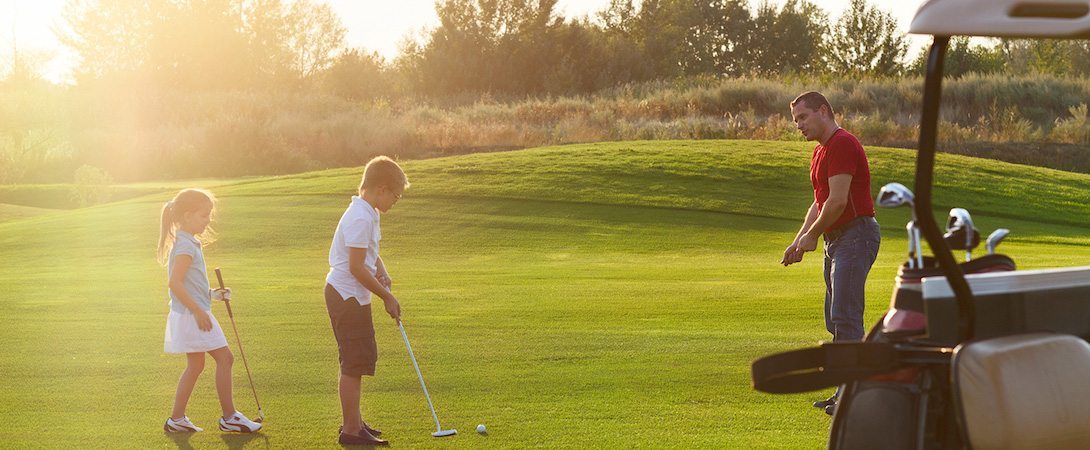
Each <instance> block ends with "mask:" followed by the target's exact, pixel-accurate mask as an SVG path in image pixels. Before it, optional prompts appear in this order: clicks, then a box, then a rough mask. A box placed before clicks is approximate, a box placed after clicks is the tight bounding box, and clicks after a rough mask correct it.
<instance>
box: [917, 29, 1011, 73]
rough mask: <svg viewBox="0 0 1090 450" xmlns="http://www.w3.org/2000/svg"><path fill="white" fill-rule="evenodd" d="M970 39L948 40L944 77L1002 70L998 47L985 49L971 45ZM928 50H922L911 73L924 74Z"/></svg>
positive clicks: (1000, 51) (999, 48) (959, 37)
mask: <svg viewBox="0 0 1090 450" xmlns="http://www.w3.org/2000/svg"><path fill="white" fill-rule="evenodd" d="M970 41H971V40H970V38H968V37H966V36H957V37H954V38H952V39H950V45H949V46H948V47H947V49H946V56H945V58H944V60H943V73H944V75H945V76H949V77H953V78H958V77H961V76H963V75H965V74H969V73H978V74H986V73H995V72H999V71H1001V70H1003V68H1004V67H1003V52H1002V49H1001V47H1000V46H999V45H995V46H992V47H987V46H984V45H979V44H977V45H972V43H971V42H970ZM928 51H929V50H928V49H926V48H925V49H923V50H921V51H920V54H919V55H917V56H916V59H915V60H914V61H913V62H912V64H911V66H910V69H909V70H910V71H911V72H912V73H918V74H921V75H922V74H924V72H925V71H926V70H927V55H928Z"/></svg>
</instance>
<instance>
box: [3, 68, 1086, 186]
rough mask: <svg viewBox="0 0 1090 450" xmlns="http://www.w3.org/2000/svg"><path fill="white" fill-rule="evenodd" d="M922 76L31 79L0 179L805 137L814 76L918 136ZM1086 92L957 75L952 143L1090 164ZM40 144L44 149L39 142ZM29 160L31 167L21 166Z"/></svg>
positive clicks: (272, 169) (948, 121) (849, 117)
mask: <svg viewBox="0 0 1090 450" xmlns="http://www.w3.org/2000/svg"><path fill="white" fill-rule="evenodd" d="M921 88H922V80H921V79H919V78H901V79H872V80H853V81H848V80H840V79H833V78H831V77H828V78H826V79H820V80H811V79H802V78H799V77H789V78H782V79H762V78H732V79H715V78H690V79H679V80H671V81H656V82H648V83H640V84H632V85H625V86H618V87H615V88H611V89H607V90H603V91H601V92H598V93H596V94H595V95H592V96H570V97H547V98H497V97H492V96H488V95H486V96H483V97H479V98H468V97H465V96H457V97H451V98H444V99H400V100H396V101H393V102H391V101H389V100H385V99H378V100H374V101H370V102H368V103H358V102H352V101H348V100H345V99H342V98H339V97H335V96H330V95H325V94H321V93H317V92H283V93H280V92H225V93H224V92H220V93H205V94H184V93H161V92H160V93H147V92H135V91H134V92H121V93H118V92H116V91H98V92H96V91H90V90H82V91H81V90H79V89H68V90H64V91H61V92H57V91H48V92H45V93H42V94H40V95H42V96H43V98H45V99H46V100H47V101H45V102H35V101H34V100H35V98H33V96H32V95H31V94H27V93H19V95H15V96H7V97H5V98H13V99H14V101H12V102H9V103H5V104H0V118H19V119H18V120H15V119H12V120H11V121H8V122H7V126H6V127H4V128H2V129H0V161H3V162H4V163H5V170H4V171H2V172H0V176H4V177H6V178H5V179H3V180H0V183H5V182H6V183H12V182H70V181H71V176H72V174H73V173H74V171H75V170H76V169H77V168H79V167H81V166H83V165H90V166H93V167H98V168H101V169H103V170H105V171H106V173H108V174H109V175H110V176H111V177H113V179H115V180H118V181H134V180H147V179H165V178H188V177H208V176H240V175H258V174H279V173H291V172H298V171H303V170H310V169H318V168H327V167H336V166H347V165H359V164H362V163H363V162H364V161H366V160H367V159H368V158H370V157H371V156H372V155H376V154H386V155H392V156H396V157H400V158H403V159H412V158H425V157H430V156H435V155H446V154H453V153H466V152H476V151H493V150H505V149H515V148H524V147H532V146H540V145H551V144H567V143H581V142H594V141H617V140H646V139H771V140H799V139H800V136H799V134H798V132H796V131H795V130H794V124H793V123H792V121H791V118H790V116H789V110H788V106H787V104H788V102H790V101H791V100H792V99H793V98H794V97H795V96H796V95H798V94H799V93H801V92H804V91H807V90H818V91H822V92H824V93H825V94H826V95H827V96H828V97H829V99H830V101H831V102H832V103H833V105H834V107H835V109H836V110H837V114H838V117H839V120H840V123H841V124H842V125H843V126H844V127H845V128H847V129H849V130H852V131H853V132H855V133H856V134H857V135H859V136H860V138H861V139H862V140H863V142H864V143H865V144H867V145H881V146H898V147H914V146H915V145H916V139H917V132H918V121H919V111H920V108H921V104H920V103H921V100H920V95H921V94H920V92H921V90H922V89H921ZM5 94H7V93H5ZM1087 98H1090V79H1085V78H1069V77H1056V76H1049V75H1038V76H1029V77H1006V76H1000V75H968V76H964V77H961V78H959V79H956V80H948V81H947V83H946V85H945V87H944V103H943V107H942V109H941V117H942V121H941V123H940V128H939V139H940V147H941V148H942V149H944V150H946V151H952V152H958V153H965V154H972V155H978V156H986V157H991V158H997V159H1004V160H1008V161H1016V162H1024V163H1030V164H1035V165H1042V166H1052V167H1058V168H1064V169H1065V170H1077V171H1082V172H1090V163H1080V162H1079V161H1080V160H1079V158H1068V157H1061V156H1057V155H1064V154H1066V153H1065V152H1068V151H1075V150H1077V149H1080V148H1082V147H1086V146H1090V117H1088V114H1087V107H1086V104H1087V100H1086V99H1087ZM28 104H33V105H36V106H35V107H34V108H35V109H33V110H32V112H33V115H32V116H31V119H33V120H28V119H25V118H21V117H22V116H20V114H19V113H20V111H18V110H13V109H12V108H13V107H12V106H11V105H28ZM16 107H17V106H16ZM43 108H44V109H43ZM13 123H14V124H15V125H12V124H13ZM42 136H45V137H44V138H42ZM16 137H18V138H19V139H16ZM32 137H39V138H38V139H30V138H32ZM27 142H34V145H36V146H39V147H41V148H35V149H33V151H28V150H27V149H26V148H24V147H25V146H26V143H27ZM20 145H22V146H23V147H20ZM1069 147H1070V148H1069ZM1042 148H1048V149H1053V150H1049V151H1042V150H1041V149H1042ZM1055 149H1060V150H1055ZM1064 149H1068V150H1064ZM1088 150H1090V149H1088ZM21 162H22V163H25V164H27V165H28V167H23V168H22V169H19V168H15V167H14V166H16V165H18V164H20V163H21ZM30 166H33V167H30Z"/></svg>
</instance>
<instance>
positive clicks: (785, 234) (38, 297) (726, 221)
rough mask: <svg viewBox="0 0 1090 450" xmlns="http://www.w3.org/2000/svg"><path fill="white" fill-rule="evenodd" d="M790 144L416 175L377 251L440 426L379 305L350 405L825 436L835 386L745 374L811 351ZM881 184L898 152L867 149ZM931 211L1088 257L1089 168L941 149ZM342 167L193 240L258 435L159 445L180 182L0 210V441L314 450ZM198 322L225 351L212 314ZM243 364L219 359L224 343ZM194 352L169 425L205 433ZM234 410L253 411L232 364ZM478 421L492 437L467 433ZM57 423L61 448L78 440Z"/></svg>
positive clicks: (236, 186) (888, 244) (403, 419)
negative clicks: (50, 208) (227, 356)
mask: <svg viewBox="0 0 1090 450" xmlns="http://www.w3.org/2000/svg"><path fill="white" fill-rule="evenodd" d="M809 148H810V146H809V145H806V144H802V143H782V142H755V141H699V142H691V141H684V142H673V141H661V142H623V143H601V144H588V145H575V146H564V147H549V148H539V149H531V150H525V151H518V152H509V153H492V154H474V155H466V156H458V157H451V158H441V159H433V160H423V161H413V162H409V163H406V164H405V165H404V167H405V169H406V171H407V172H408V175H409V177H410V180H411V181H412V183H413V186H412V187H411V188H410V189H409V190H408V191H407V192H406V194H405V197H404V199H403V200H402V201H401V202H400V203H399V204H398V205H397V206H396V207H395V208H394V209H393V210H392V211H391V212H390V213H389V214H388V215H386V216H384V217H383V237H384V239H383V247H382V248H383V259H384V260H385V261H386V262H387V265H388V267H389V269H390V271H391V273H392V275H393V277H394V279H395V282H394V283H395V293H396V294H397V295H398V296H399V298H400V299H401V301H402V305H403V309H404V321H405V325H406V328H407V331H408V333H409V336H410V339H412V341H413V346H414V351H415V352H416V355H417V358H418V359H419V362H420V364H421V370H422V371H423V373H424V377H425V379H426V381H427V382H428V387H429V389H430V390H431V393H432V396H433V400H434V401H435V403H436V407H437V408H438V411H439V416H440V419H442V421H443V424H444V427H454V428H458V429H459V430H460V434H459V435H458V436H457V437H454V438H446V439H445V440H442V441H439V440H436V439H435V438H432V437H430V436H429V433H430V432H431V431H434V430H433V429H431V427H432V423H431V418H430V415H429V414H428V412H427V406H426V403H425V402H424V398H423V395H422V394H421V392H420V387H419V385H418V384H417V381H416V376H415V373H414V372H413V369H412V367H411V364H410V362H409V360H408V357H407V355H406V353H405V349H404V347H403V344H402V342H401V339H400V335H399V333H398V331H397V329H396V327H395V325H394V324H393V323H392V321H390V320H389V319H388V318H384V317H382V316H380V315H379V314H376V329H377V338H378V341H379V353H380V358H379V369H378V376H376V377H375V378H373V379H368V380H366V381H365V383H364V391H365V397H364V415H365V417H366V418H367V420H368V422H369V423H371V424H372V425H374V426H376V427H378V428H381V429H383V430H385V431H386V433H387V434H386V436H387V437H389V438H390V439H391V440H392V442H393V443H394V444H395V445H401V446H407V447H422V446H434V445H440V444H441V445H443V446H451V447H459V448H480V447H520V448H523V447H533V446H565V447H587V446H597V447H633V446H635V447H661V446H670V447H674V446H676V447H688V448H692V447H705V448H763V447H776V448H782V447H794V448H820V447H824V445H825V439H826V434H827V429H828V423H829V419H828V417H826V416H825V415H824V414H822V413H820V412H818V411H817V410H815V409H813V408H811V407H810V406H809V401H811V400H814V399H817V398H822V397H824V396H827V394H828V393H827V392H816V393H811V394H807V395H792V396H773V395H766V394H761V393H757V392H755V391H753V390H752V389H751V388H750V387H749V363H750V361H752V360H753V359H754V358H756V357H759V356H762V355H765V354H768V353H772V352H777V351H784V350H789V349H794V348H797V347H801V346H806V345H812V344H815V343H817V342H818V341H820V340H823V339H826V337H827V333H825V331H824V330H823V327H822V319H821V302H822V298H821V296H820V293H821V292H822V289H823V283H822V276H821V269H820V262H821V261H820V258H819V255H815V254H810V255H808V256H807V259H806V260H805V261H804V262H803V263H802V264H801V265H797V266H792V267H790V268H784V267H781V266H779V265H778V264H777V262H778V261H779V258H780V255H781V253H782V250H783V248H784V247H785V246H786V245H787V244H788V243H789V240H790V239H791V238H792V237H793V235H794V233H795V231H796V230H797V228H798V226H799V220H800V219H801V217H802V215H803V213H804V212H805V209H806V207H807V206H808V205H809V202H810V194H809V184H808V180H807V165H808V161H809ZM869 154H870V159H871V164H872V169H873V172H874V176H873V178H874V189H875V190H877V189H878V187H880V186H881V185H882V184H884V183H885V182H888V181H900V182H902V183H905V184H906V185H908V186H911V185H912V183H911V173H912V169H913V167H914V156H915V155H914V152H912V151H908V150H897V149H884V148H871V149H869ZM939 163H940V166H941V167H942V168H941V169H940V170H939V172H938V174H937V177H936V178H937V180H938V181H939V183H940V184H939V185H937V188H936V191H937V195H938V197H937V199H936V203H937V204H938V205H940V206H941V208H939V210H938V211H937V214H939V215H940V217H941V216H944V215H945V210H946V209H948V208H949V207H950V206H962V207H966V208H968V209H969V210H970V212H972V213H973V214H974V219H975V220H976V222H977V224H978V226H979V227H980V228H981V229H982V232H984V233H987V232H990V231H991V230H992V229H994V228H997V227H1000V226H1003V227H1007V228H1010V229H1012V231H1013V232H1012V235H1011V237H1010V238H1009V241H1008V242H1006V243H1004V244H1003V247H1001V248H1002V249H1003V250H1004V252H1005V253H1008V254H1010V255H1012V256H1014V257H1015V259H1016V260H1017V261H1018V262H1019V264H1020V267H1022V268H1034V267H1050V266H1066V265H1086V264H1087V263H1088V262H1090V251H1088V250H1090V248H1088V247H1090V239H1088V238H1087V237H1086V234H1085V229H1086V227H1087V226H1088V225H1090V223H1088V222H1090V214H1088V213H1090V211H1088V210H1090V205H1088V204H1086V202H1085V198H1087V194H1088V193H1090V177H1088V176H1085V175H1077V174H1071V173H1065V172H1058V171H1053V170H1047V169H1039V168H1032V167H1027V166H1017V165H1011V164H1005V163H999V162H995V161H990V160H978V159H970V158H964V157H954V156H944V157H941V158H940V159H939ZM359 174H360V169H359V168H352V169H337V170H329V171H322V172H311V173H304V174H299V175H294V176H285V177H275V178H266V179H247V180H240V181H238V182H236V183H231V182H222V181H221V183H222V184H219V185H218V186H216V187H215V188H214V189H213V190H214V192H215V193H216V194H217V195H218V196H219V198H220V205H219V211H218V213H219V215H218V218H217V222H215V223H214V224H213V225H214V226H215V228H216V229H217V231H218V233H219V241H218V242H216V243H215V244H213V245H212V246H210V247H208V248H207V249H206V257H207V259H208V261H209V269H211V268H213V267H222V268H223V271H224V275H225V278H226V280H227V283H228V285H230V286H232V287H233V288H234V292H235V300H234V302H233V307H234V310H235V314H236V319H237V323H238V326H239V328H240V330H239V331H240V333H241V334H242V339H243V344H244V345H245V349H246V353H247V356H248V358H249V360H250V365H251V368H252V369H253V373H254V378H255V381H256V383H257V389H258V393H259V394H260V395H261V399H262V405H263V406H264V407H265V411H266V413H267V415H268V420H267V426H268V429H267V431H266V432H264V433H262V434H260V435H256V436H229V435H223V434H221V433H219V432H218V431H206V432H204V433H199V434H197V435H193V436H181V437H180V436H164V434H163V433H162V431H161V428H160V426H161V424H162V421H163V420H164V419H165V417H166V415H167V414H168V412H169V408H170V404H171V401H172V398H173V392H174V387H175V385H176V381H177V378H178V376H179V374H180V373H181V370H182V368H183V367H184V358H182V357H180V356H178V355H168V354H164V353H163V351H162V337H163V328H164V324H165V316H166V312H167V307H166V298H167V296H166V292H165V291H166V287H165V279H166V276H165V269H163V268H161V267H159V266H158V265H156V263H155V260H154V246H155V242H156V239H157V233H158V229H157V221H158V216H157V215H158V211H159V207H160V206H161V204H162V202H163V201H165V200H166V199H168V198H169V196H170V195H171V194H172V193H169V192H162V193H158V194H153V195H148V196H144V197H139V198H135V199H130V200H125V201H121V202H117V203H111V204H107V205H101V206H97V207H92V208H84V209H77V210H72V211H60V212H53V213H49V214H44V215H34V216H32V217H21V218H12V219H9V220H4V221H0V257H2V260H3V265H0V285H2V286H4V288H3V294H0V304H2V305H3V308H4V311H5V313H4V314H2V315H0V344H2V345H3V348H4V357H3V358H2V359H0V372H2V373H4V374H5V375H6V376H5V377H3V381H0V406H3V407H2V408H0V422H2V423H4V424H5V426H4V427H3V428H2V429H0V442H4V443H5V446H8V445H10V446H12V447H26V446H47V447H71V446H78V447H99V448H125V447H129V448H149V447H168V448H173V447H175V446H178V447H184V446H186V445H190V446H192V447H195V448H207V447H212V446H217V447H218V446H221V445H227V446H228V447H231V448H241V447H249V448H266V447H272V448H310V447H332V446H333V445H335V444H334V442H335V441H334V439H335V432H336V428H337V426H338V425H339V406H338V404H337V400H336V394H335V393H336V373H337V368H336V363H337V355H336V347H335V343H334V341H333V338H332V335H331V332H330V330H329V324H328V318H327V316H326V313H325V308H324V304H323V300H322V294H321V289H322V286H323V277H324V274H325V272H326V271H327V270H328V267H327V264H326V255H327V251H328V248H329V241H330V238H331V236H332V233H333V230H334V228H335V226H336V222H337V219H338V218H339V217H340V214H341V213H342V212H343V210H344V207H345V206H346V205H347V203H348V200H349V196H351V195H352V194H353V192H354V191H355V188H356V186H357V185H358V182H359ZM907 217H908V212H907V210H903V209H902V210H881V211H879V217H878V218H879V221H880V222H881V223H882V226H883V246H882V251H881V253H880V255H879V260H878V262H877V263H876V265H875V267H874V269H873V271H872V274H871V277H870V279H869V280H870V281H869V283H868V305H867V306H868V309H867V321H868V322H873V321H874V320H877V319H878V318H879V317H880V316H881V314H882V313H883V312H884V310H885V308H886V305H887V304H888V300H889V295H890V289H891V288H892V286H893V276H894V273H895V271H896V266H897V265H898V264H899V263H900V261H901V260H902V259H903V258H904V249H905V241H904V228H903V227H904V223H905V221H906V220H907ZM214 313H215V314H216V315H217V316H218V319H219V321H220V323H221V325H223V326H224V327H225V330H226V331H227V333H228V336H229V341H230V342H231V345H232V347H235V346H236V344H235V342H234V339H233V336H232V335H231V331H230V330H229V329H227V328H229V327H230V324H229V323H228V318H227V315H226V311H224V310H223V309H222V305H216V306H215V307H214ZM235 348H236V354H237V347H235ZM213 367H214V364H213V363H212V362H211V361H209V362H208V366H207V368H206V371H205V373H204V374H203V375H202V379H201V381H200V382H199V383H198V386H197V389H196V392H195V394H194V396H193V399H192V401H191V402H190V408H189V410H188V414H189V416H190V417H191V418H192V419H194V420H195V421H196V423H197V424H198V425H201V426H205V427H206V428H209V429H214V428H215V427H214V423H215V417H216V414H218V405H217V403H216V400H215V391H214V388H213V383H212V375H211V374H212V370H213V369H212V368H213ZM235 380H236V383H235V399H236V402H237V404H238V405H239V408H240V409H241V410H242V411H243V412H246V413H247V414H250V415H251V416H253V415H256V408H254V407H253V401H252V399H251V398H250V397H249V394H248V387H247V385H246V379H245V376H244V373H243V368H242V365H241V360H240V359H239V361H238V364H237V365H236V369H235ZM478 423H484V424H486V425H487V426H488V428H489V431H490V433H489V435H487V436H480V435H477V434H476V433H474V432H473V431H472V429H473V427H474V426H476V424H478ZM73 430H79V432H76V433H73Z"/></svg>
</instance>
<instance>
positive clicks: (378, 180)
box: [360, 156, 409, 191]
mask: <svg viewBox="0 0 1090 450" xmlns="http://www.w3.org/2000/svg"><path fill="white" fill-rule="evenodd" d="M379 186H386V187H389V188H391V189H393V188H395V187H401V188H402V189H407V188H408V187H409V177H406V176H405V171H403V170H401V166H399V165H397V163H396V162H394V160H392V159H390V158H387V157H385V156H376V157H375V158H374V159H372V160H371V161H370V162H368V163H367V167H364V168H363V179H362V180H360V190H361V191H362V190H364V189H371V188H377V187H379Z"/></svg>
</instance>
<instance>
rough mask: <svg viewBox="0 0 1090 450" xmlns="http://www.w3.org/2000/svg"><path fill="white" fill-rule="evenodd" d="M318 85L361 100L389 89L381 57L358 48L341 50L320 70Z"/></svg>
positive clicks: (373, 96)
mask: <svg viewBox="0 0 1090 450" xmlns="http://www.w3.org/2000/svg"><path fill="white" fill-rule="evenodd" d="M322 87H323V89H324V90H325V91H326V92H329V93H332V94H334V95H338V96H341V97H344V98H347V99H349V100H357V101H365V102H370V101H372V100H374V99H376V98H379V97H383V96H389V95H390V91H391V84H390V82H389V81H388V79H387V75H386V70H385V61H384V60H383V59H382V57H381V56H379V55H378V53H374V52H372V53H367V52H366V51H364V50H362V49H351V50H348V51H346V52H344V53H341V55H340V56H338V57H337V59H336V60H335V61H334V62H333V64H332V65H330V67H329V68H328V69H326V70H325V71H324V72H323V73H322Z"/></svg>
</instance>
